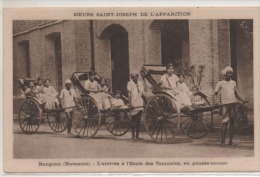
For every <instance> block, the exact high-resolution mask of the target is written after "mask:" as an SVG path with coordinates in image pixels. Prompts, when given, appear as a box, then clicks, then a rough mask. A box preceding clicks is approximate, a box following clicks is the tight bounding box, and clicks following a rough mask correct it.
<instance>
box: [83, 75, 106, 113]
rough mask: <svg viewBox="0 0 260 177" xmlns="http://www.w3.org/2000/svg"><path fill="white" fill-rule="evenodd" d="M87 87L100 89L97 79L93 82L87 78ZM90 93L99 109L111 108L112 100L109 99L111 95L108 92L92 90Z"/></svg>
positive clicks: (88, 88)
mask: <svg viewBox="0 0 260 177" xmlns="http://www.w3.org/2000/svg"><path fill="white" fill-rule="evenodd" d="M85 89H87V90H95V91H98V83H97V81H93V82H91V81H90V80H87V81H86V82H85ZM89 95H90V96H92V97H93V98H94V99H95V101H96V102H97V106H98V107H99V109H109V108H111V105H110V102H109V100H108V97H109V95H108V94H106V93H104V92H98V93H93V92H90V94H89Z"/></svg>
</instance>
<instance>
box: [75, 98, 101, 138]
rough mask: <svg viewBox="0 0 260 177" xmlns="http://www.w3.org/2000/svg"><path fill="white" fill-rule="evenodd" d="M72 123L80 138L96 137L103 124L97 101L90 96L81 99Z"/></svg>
mask: <svg viewBox="0 0 260 177" xmlns="http://www.w3.org/2000/svg"><path fill="white" fill-rule="evenodd" d="M72 122H73V128H74V129H75V131H76V132H77V134H78V135H79V136H80V137H82V138H91V137H94V136H95V135H96V134H97V132H98V129H99V127H100V124H101V113H100V110H99V109H98V105H97V103H96V101H95V100H94V99H93V98H91V97H89V96H85V97H81V99H80V100H79V106H77V107H76V110H75V112H74V116H73V120H72Z"/></svg>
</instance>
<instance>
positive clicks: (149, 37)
mask: <svg viewBox="0 0 260 177" xmlns="http://www.w3.org/2000/svg"><path fill="white" fill-rule="evenodd" d="M237 21H238V20H93V21H91V20H62V21H59V20H52V21H14V22H13V67H14V68H13V81H14V89H13V91H14V95H15V98H18V97H19V96H18V95H19V88H18V87H17V86H16V84H15V83H17V80H18V79H19V78H23V77H35V78H37V77H39V76H41V77H43V78H44V79H46V78H49V79H51V81H52V85H53V86H54V87H55V88H56V89H57V90H60V89H61V88H62V87H63V84H64V80H66V79H67V78H70V76H71V74H72V73H73V72H75V71H89V70H90V68H91V67H94V69H95V71H96V72H97V73H98V74H99V75H100V76H101V77H103V78H105V79H107V80H109V81H110V83H111V86H112V88H113V89H121V90H123V93H125V92H126V84H127V82H128V80H129V74H130V73H131V72H133V71H137V72H138V71H140V69H141V67H142V65H144V64H159V65H161V64H167V63H168V62H171V61H172V60H173V59H178V58H182V59H184V60H185V61H186V62H187V63H188V64H189V65H201V64H202V65H204V66H205V71H204V74H203V78H202V82H201V89H202V90H203V91H205V92H206V93H207V94H208V95H209V97H210V100H211V101H214V100H213V99H214V96H213V95H214V88H215V85H216V83H217V82H218V81H219V80H220V79H222V75H221V70H222V69H223V68H224V67H225V66H227V65H231V66H232V67H233V68H234V80H236V81H237V84H238V90H239V93H240V95H241V96H242V97H243V98H244V99H245V100H253V59H252V58H251V59H250V49H249V48H248V47H247V44H248V41H247V39H246V38H244V37H243V33H244V32H243V30H242V29H241V28H240V26H239V24H238V23H237ZM251 107H252V105H251Z"/></svg>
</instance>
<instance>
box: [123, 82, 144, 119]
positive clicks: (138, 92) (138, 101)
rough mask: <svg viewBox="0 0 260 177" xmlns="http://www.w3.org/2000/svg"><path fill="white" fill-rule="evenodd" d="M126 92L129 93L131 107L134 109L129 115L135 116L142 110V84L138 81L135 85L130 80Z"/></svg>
mask: <svg viewBox="0 0 260 177" xmlns="http://www.w3.org/2000/svg"><path fill="white" fill-rule="evenodd" d="M127 91H128V92H130V93H131V105H132V106H133V107H138V108H134V109H133V110H132V112H131V115H132V116H133V115H135V114H137V113H138V112H139V111H142V110H143V107H142V106H143V104H144V102H143V98H142V95H144V87H143V84H142V83H141V82H140V81H137V84H136V83H135V82H133V81H132V80H131V81H129V82H128V83H127Z"/></svg>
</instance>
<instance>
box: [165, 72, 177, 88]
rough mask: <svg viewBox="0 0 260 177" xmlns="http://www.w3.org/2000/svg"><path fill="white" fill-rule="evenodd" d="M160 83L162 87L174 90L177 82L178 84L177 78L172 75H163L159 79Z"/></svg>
mask: <svg viewBox="0 0 260 177" xmlns="http://www.w3.org/2000/svg"><path fill="white" fill-rule="evenodd" d="M161 82H162V86H163V87H171V88H176V87H177V82H179V78H178V76H176V75H175V74H172V75H171V76H168V75H167V74H164V75H162V77H161Z"/></svg>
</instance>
